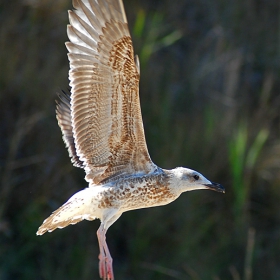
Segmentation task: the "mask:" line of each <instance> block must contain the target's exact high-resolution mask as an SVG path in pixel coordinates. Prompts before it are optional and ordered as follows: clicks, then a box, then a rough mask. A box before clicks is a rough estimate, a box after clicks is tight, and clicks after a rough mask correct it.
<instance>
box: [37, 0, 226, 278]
mask: <svg viewBox="0 0 280 280" xmlns="http://www.w3.org/2000/svg"><path fill="white" fill-rule="evenodd" d="M73 7H74V10H73V11H69V21H70V24H69V25H68V26H67V34H68V38H69V41H70V42H66V47H67V49H68V52H69V53H68V58H69V62H70V71H69V80H70V87H71V95H70V94H68V93H66V92H62V93H61V94H60V95H59V98H60V100H59V102H58V104H57V108H56V115H57V120H58V124H59V126H60V128H61V130H62V134H63V140H64V142H65V144H66V147H67V148H68V152H69V156H70V158H71V161H72V163H73V165H74V166H76V167H80V168H83V169H84V170H85V173H86V176H85V180H86V181H87V182H88V187H87V188H85V189H83V190H81V191H79V192H77V193H75V194H74V195H73V196H72V197H70V199H69V200H68V201H67V202H66V203H64V204H63V205H62V206H61V207H60V208H58V209H57V210H56V211H54V212H53V213H52V214H51V215H50V216H49V217H48V218H47V219H46V220H44V222H43V224H42V225H41V226H40V227H39V229H38V231H37V235H42V234H44V233H45V232H52V231H54V230H55V229H57V228H64V227H66V226H68V225H70V224H71V225H73V224H76V223H78V222H80V221H82V220H88V221H92V220H94V219H100V221H101V224H100V227H99V229H98V230H97V238H98V243H99V249H100V254H99V274H100V278H102V279H103V280H106V279H107V280H113V279H114V273H113V259H112V257H111V255H110V252H109V249H108V246H107V243H106V232H107V230H108V228H109V227H110V226H111V225H112V224H113V223H114V222H115V221H116V220H117V219H118V218H119V217H120V216H121V215H122V213H123V212H126V211H130V210H134V209H140V208H147V207H154V206H161V205H166V204H168V203H170V202H172V201H174V200H175V199H177V198H178V197H179V196H180V195H181V193H183V192H186V191H192V190H199V189H209V190H214V191H218V192H223V193H224V192H225V189H224V187H223V186H222V185H220V184H218V183H214V182H211V181H209V180H208V179H206V178H205V177H204V176H203V175H202V174H200V173H199V172H197V171H194V170H191V169H188V168H184V167H177V168H175V169H172V170H166V169H163V168H160V167H158V166H157V165H156V164H154V163H153V162H152V160H151V158H150V155H149V152H148V149H147V145H146V140H145V134H144V128H143V122H142V115H141V108H140V100H139V79H140V64H139V59H138V57H137V56H134V51H133V45H132V40H131V36H130V33H129V29H128V23H127V19H126V15H125V11H124V6H123V3H122V0H73Z"/></svg>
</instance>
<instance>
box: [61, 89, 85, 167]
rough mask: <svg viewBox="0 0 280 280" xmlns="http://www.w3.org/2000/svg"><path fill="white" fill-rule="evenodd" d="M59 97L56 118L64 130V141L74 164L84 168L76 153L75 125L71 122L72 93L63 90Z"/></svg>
mask: <svg viewBox="0 0 280 280" xmlns="http://www.w3.org/2000/svg"><path fill="white" fill-rule="evenodd" d="M58 97H59V101H57V106H56V118H57V121H58V125H59V127H60V128H61V131H62V135H63V141H64V143H65V145H66V147H67V149H68V152H69V156H70V158H71V161H72V163H73V165H74V166H76V167H80V168H84V165H83V162H82V161H81V160H80V158H79V157H78V155H77V153H76V147H75V142H74V136H73V127H72V122H71V109H70V95H69V94H67V93H66V92H64V91H62V93H59V94H58Z"/></svg>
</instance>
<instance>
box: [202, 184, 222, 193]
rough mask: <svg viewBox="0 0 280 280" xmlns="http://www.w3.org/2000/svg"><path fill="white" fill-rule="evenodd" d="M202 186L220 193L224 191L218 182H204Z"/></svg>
mask: <svg viewBox="0 0 280 280" xmlns="http://www.w3.org/2000/svg"><path fill="white" fill-rule="evenodd" d="M204 186H206V187H207V189H209V190H212V191H216V192H221V193H225V192H226V191H225V188H224V187H223V186H222V185H221V184H218V183H214V182H212V183H211V184H206V185H204Z"/></svg>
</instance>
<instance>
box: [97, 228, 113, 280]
mask: <svg viewBox="0 0 280 280" xmlns="http://www.w3.org/2000/svg"><path fill="white" fill-rule="evenodd" d="M97 238H98V244H99V250H100V254H99V275H100V278H102V279H103V280H114V273H113V259H112V257H111V255H110V252H109V248H108V246H107V243H106V230H105V229H104V226H103V225H102V224H101V225H100V227H99V229H98V230H97Z"/></svg>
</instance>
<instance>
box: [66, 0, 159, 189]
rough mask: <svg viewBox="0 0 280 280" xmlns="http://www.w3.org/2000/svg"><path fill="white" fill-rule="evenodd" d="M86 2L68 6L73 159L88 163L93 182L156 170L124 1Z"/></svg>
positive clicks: (84, 163) (89, 176) (87, 170)
mask: <svg viewBox="0 0 280 280" xmlns="http://www.w3.org/2000/svg"><path fill="white" fill-rule="evenodd" d="M94 1H95V3H94ZM83 2H84V3H83ZM83 2H81V1H80V0H75V1H74V8H75V9H76V10H75V11H69V19H70V25H68V27H67V33H68V37H69V39H70V42H67V43H66V47H67V49H68V51H69V53H68V58H69V61H70V72H69V79H70V86H71V88H72V89H71V92H72V94H71V107H70V109H71V123H72V129H73V136H74V142H75V149H76V156H77V158H76V159H75V158H73V156H72V162H74V164H75V163H77V164H76V165H81V164H83V166H84V168H85V171H86V174H87V175H86V180H87V181H88V182H89V183H93V184H98V183H100V182H104V181H106V180H107V181H108V180H110V178H112V177H113V178H116V176H125V175H130V174H134V175H135V174H138V173H142V174H147V173H150V172H153V171H155V170H156V169H157V167H156V165H154V164H153V162H152V161H151V159H150V156H149V153H148V150H147V146H146V141H145V135H144V129H143V122H142V116H141V108H140V101H139V78H140V72H139V66H138V63H137V62H136V63H135V61H134V52H133V46H132V41H131V37H130V34H129V30H128V25H127V22H126V17H125V14H124V12H123V9H122V6H121V4H120V3H119V5H117V4H115V3H114V1H104V0H93V1H83ZM62 131H63V134H64V138H65V130H63V129H62ZM67 131H68V130H67ZM66 142H67V140H66ZM70 146H71V145H70ZM68 150H69V148H68ZM72 155H73V153H72ZM70 156H71V153H70ZM74 156H75V154H74Z"/></svg>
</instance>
